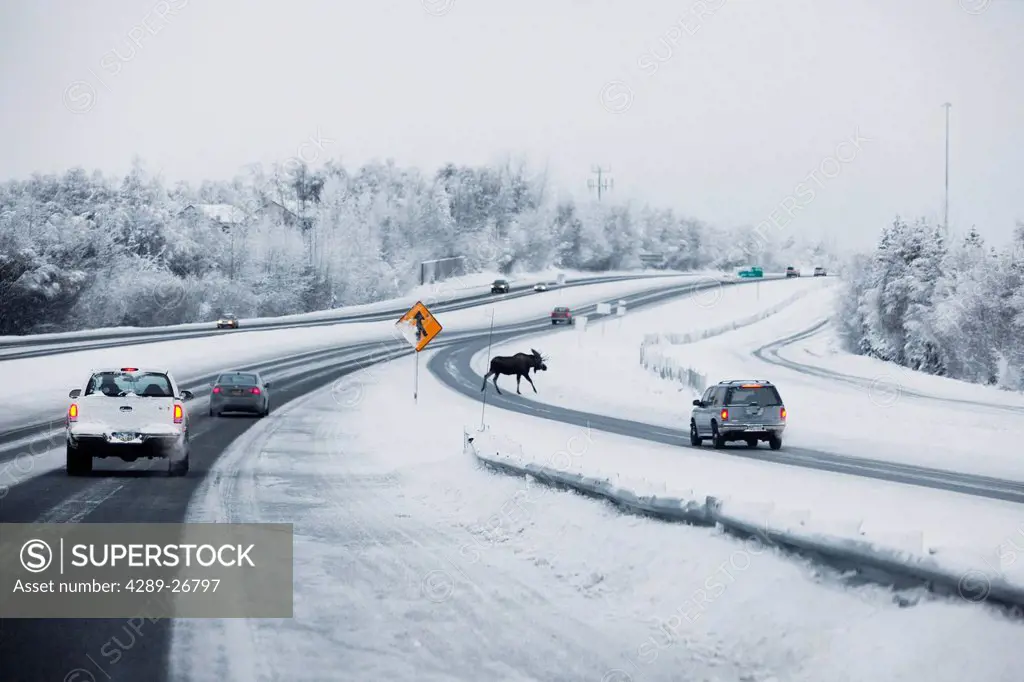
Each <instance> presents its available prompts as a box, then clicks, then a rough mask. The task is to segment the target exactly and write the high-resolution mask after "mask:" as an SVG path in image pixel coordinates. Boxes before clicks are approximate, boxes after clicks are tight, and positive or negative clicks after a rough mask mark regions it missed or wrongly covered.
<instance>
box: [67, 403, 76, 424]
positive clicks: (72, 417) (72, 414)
mask: <svg viewBox="0 0 1024 682" xmlns="http://www.w3.org/2000/svg"><path fill="white" fill-rule="evenodd" d="M68 421H69V422H76V421H78V403H71V407H69V408H68Z"/></svg>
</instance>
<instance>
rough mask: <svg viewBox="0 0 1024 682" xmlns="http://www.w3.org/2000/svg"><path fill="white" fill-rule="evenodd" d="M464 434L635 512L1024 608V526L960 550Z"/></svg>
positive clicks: (517, 463)
mask: <svg viewBox="0 0 1024 682" xmlns="http://www.w3.org/2000/svg"><path fill="white" fill-rule="evenodd" d="M463 434H464V451H465V452H466V453H469V454H472V455H473V456H474V457H476V458H477V459H478V460H479V461H480V462H482V463H484V464H485V465H487V466H489V467H491V468H493V469H496V470H499V471H502V472H505V473H510V474H513V475H518V476H529V477H531V478H533V479H534V480H537V481H540V482H542V483H545V484H548V485H552V486H554V487H558V488H563V489H569V490H574V491H576V492H580V493H582V494H584V495H588V496H591V497H596V498H602V499H605V500H608V501H610V502H612V503H614V504H616V505H618V506H620V507H622V508H624V509H627V510H629V511H631V512H634V513H640V514H644V515H648V516H654V517H658V518H662V519H666V520H672V521H682V522H686V523H691V524H695V525H702V526H712V525H717V526H719V527H721V528H723V529H724V530H726V531H728V532H731V533H735V534H739V535H742V536H745V537H750V538H753V539H754V540H755V541H757V542H761V543H763V544H765V545H768V546H779V547H783V548H786V549H790V550H795V551H798V552H800V553H802V554H810V555H812V556H816V557H819V558H823V559H825V560H826V561H827V562H829V563H831V564H833V565H838V566H841V567H843V568H844V569H846V570H851V569H852V570H857V571H862V572H865V574H866V576H868V577H873V578H875V579H877V576H878V573H879V572H880V573H881V574H883V575H884V576H886V577H887V578H888V579H889V580H892V581H893V582H894V583H899V582H901V581H907V580H909V581H912V582H914V583H915V584H923V585H925V586H927V587H928V588H929V589H932V590H934V591H936V592H939V593H941V594H945V595H951V596H955V597H958V598H960V599H964V600H966V601H969V602H974V603H977V602H982V601H985V602H991V603H998V604H1002V605H1007V606H1016V607H1024V564H1018V563H1017V561H1016V559H1017V556H1018V552H1021V551H1024V525H1021V526H1018V527H1017V528H1015V529H1013V530H1011V531H1009V533H1010V534H1008V535H1005V536H1003V538H1002V541H1001V542H1000V543H999V544H998V545H996V546H993V547H992V548H991V549H990V551H987V552H986V551H985V550H981V549H979V548H978V547H976V546H975V547H973V548H971V549H969V550H966V551H964V550H963V549H961V550H960V551H956V550H955V549H950V548H947V547H935V546H930V545H928V544H926V542H925V537H926V534H925V531H923V530H903V531H902V532H901V531H899V530H893V528H892V527H891V526H885V527H880V528H877V529H868V528H865V523H864V520H863V519H862V518H858V517H856V516H850V517H849V518H847V519H845V520H844V521H845V523H842V522H840V523H836V521H835V520H834V519H833V520H831V521H829V520H827V519H826V520H824V522H822V520H819V519H818V518H816V516H815V514H814V513H813V512H812V511H811V510H808V509H800V508H793V507H785V506H778V505H776V504H775V503H774V502H772V501H762V502H752V501H749V500H747V501H735V500H727V499H721V498H719V497H716V496H714V495H699V494H697V493H695V491H694V490H693V489H692V488H691V489H687V490H683V491H679V490H676V489H673V490H671V491H669V489H668V486H662V487H661V490H654V489H653V488H655V487H656V486H652V485H651V483H650V482H649V481H647V480H645V479H643V478H642V477H641V476H638V475H636V474H628V473H595V472H594V471H593V469H592V468H589V467H584V466H579V464H580V463H579V462H575V463H574V461H573V460H575V459H577V458H576V457H573V456H572V455H571V454H570V452H571V449H569V450H570V452H566V453H565V456H560V454H559V453H556V455H555V456H553V457H552V458H551V461H550V462H545V463H541V464H538V463H536V462H533V461H530V460H529V458H528V457H527V456H525V455H524V452H523V448H522V446H521V445H520V444H518V443H515V442H513V441H510V439H508V438H507V437H498V436H495V435H494V434H493V433H492V432H490V431H489V430H488V429H486V428H484V429H471V428H467V427H464V428H463ZM627 471H628V469H627ZM727 487H728V486H727V485H726V486H723V488H727ZM762 499H763V496H762ZM897 527H898V525H897ZM844 531H845V532H844ZM1003 532H1007V531H1006V530H1005V529H1004V530H1003Z"/></svg>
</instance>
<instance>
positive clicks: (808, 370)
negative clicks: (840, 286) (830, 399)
mask: <svg viewBox="0 0 1024 682" xmlns="http://www.w3.org/2000/svg"><path fill="white" fill-rule="evenodd" d="M831 321H832V319H831V318H827V319H824V320H822V321H820V322H817V323H815V324H813V325H812V326H810V327H808V328H807V329H804V330H803V331H800V332H797V333H796V334H790V335H789V336H786V337H784V338H781V339H776V340H775V341H772V342H771V343H766V344H765V345H763V346H761V347H760V348H758V349H756V350H754V351H753V355H754V357H756V358H757V359H759V360H763V361H764V362H767V363H768V364H771V365H776V366H778V367H785V368H786V369H791V370H793V371H794V372H799V373H800V374H805V375H808V376H815V377H821V378H822V379H828V380H829V381H839V382H842V383H844V384H850V385H852V386H857V387H859V388H867V389H869V390H871V389H875V388H877V387H878V380H874V381H872V380H870V379H865V378H863V377H858V376H853V375H850V374H843V373H842V372H836V371H834V370H831V369H825V368H824V367H815V366H814V365H807V364H804V363H802V362H797V361H796V360H790V359H789V358H784V357H782V356H781V355H779V351H780V350H782V349H783V348H785V347H786V346H791V345H793V344H794V343H797V342H798V341H803V340H804V339H809V338H811V337H812V336H815V335H816V334H819V333H821V332H822V331H824V329H825V328H826V327H827V326H828V325H829V324H830V323H831ZM892 383H896V384H897V387H898V391H899V395H900V396H908V397H912V398H919V399H922V400H933V401H935V402H939V403H944V404H946V405H950V404H952V405H972V406H975V407H983V408H985V409H986V410H997V411H1000V412H1013V413H1016V414H1022V413H1024V407H1021V406H1020V405H1007V404H1005V403H989V402H985V401H983V400H968V399H964V398H944V397H942V396H936V395H930V394H928V393H921V392H919V391H913V390H911V389H908V388H904V387H903V386H900V385H899V384H898V382H896V381H893V382H892Z"/></svg>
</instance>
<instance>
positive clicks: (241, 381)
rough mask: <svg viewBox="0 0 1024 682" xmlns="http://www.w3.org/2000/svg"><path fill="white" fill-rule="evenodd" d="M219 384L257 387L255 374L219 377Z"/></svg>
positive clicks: (223, 375) (222, 375)
mask: <svg viewBox="0 0 1024 682" xmlns="http://www.w3.org/2000/svg"><path fill="white" fill-rule="evenodd" d="M217 383H218V384H221V385H224V384H228V385H233V386H255V385H256V375H255V374H221V375H220V376H219V377H217Z"/></svg>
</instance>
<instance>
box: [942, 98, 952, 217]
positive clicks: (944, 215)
mask: <svg viewBox="0 0 1024 682" xmlns="http://www.w3.org/2000/svg"><path fill="white" fill-rule="evenodd" d="M942 106H943V108H944V109H945V110H946V193H945V200H944V201H945V208H944V209H943V212H942V227H943V229H944V230H945V231H946V232H947V233H948V232H949V109H950V107H952V106H953V105H952V104H950V103H949V102H946V103H945V104H943V105H942Z"/></svg>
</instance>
